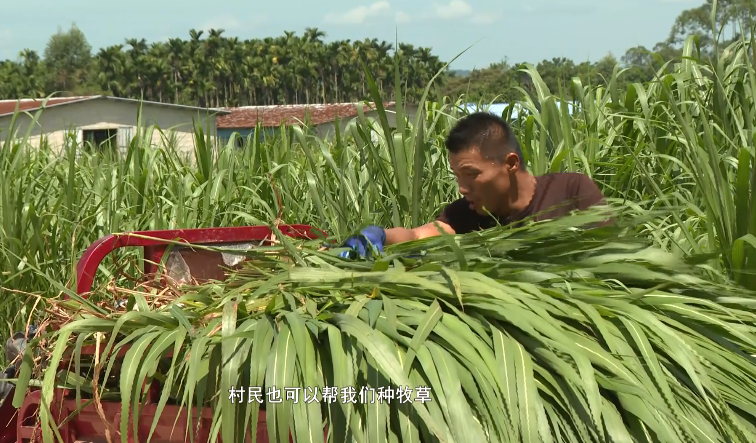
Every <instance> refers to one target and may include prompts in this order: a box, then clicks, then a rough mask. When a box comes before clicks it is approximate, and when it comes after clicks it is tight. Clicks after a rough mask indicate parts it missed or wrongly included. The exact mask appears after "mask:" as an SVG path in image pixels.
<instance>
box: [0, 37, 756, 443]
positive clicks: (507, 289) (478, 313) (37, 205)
mask: <svg viewBox="0 0 756 443" xmlns="http://www.w3.org/2000/svg"><path fill="white" fill-rule="evenodd" d="M753 50H754V42H753V41H746V40H743V41H741V42H736V43H734V44H732V45H731V46H730V47H728V48H725V49H724V50H723V51H721V53H718V55H717V56H716V58H714V59H713V60H705V59H702V58H700V56H699V54H698V53H697V50H696V46H695V40H694V39H689V40H688V41H687V43H686V47H685V55H686V57H685V58H684V59H682V60H679V61H677V62H676V63H674V64H673V66H672V67H673V69H672V71H671V73H667V70H665V69H660V70H659V75H658V78H657V79H655V80H654V81H652V82H649V83H647V84H634V85H631V86H630V87H628V89H627V90H620V89H619V88H618V86H617V85H618V84H619V83H618V82H617V81H616V79H617V78H618V77H619V76H620V75H622V71H621V70H620V69H617V70H615V72H614V74H613V77H612V78H611V79H608V80H609V81H608V82H607V85H606V86H600V87H593V86H586V85H582V84H580V83H579V81H578V80H573V81H572V82H571V84H570V85H568V86H569V87H571V88H573V90H574V92H575V93H574V94H573V96H575V97H577V98H576V99H575V103H573V108H574V109H575V111H574V112H573V113H572V114H570V113H569V112H568V110H567V107H566V106H564V104H563V105H562V106H560V105H558V104H557V103H558V97H559V96H560V94H559V91H549V90H548V89H547V88H546V86H545V84H544V83H543V82H542V81H541V80H540V78H539V76H538V73H537V72H536V71H535V69H533V67H531V66H526V67H524V69H523V71H524V72H525V73H527V74H529V78H530V79H531V84H530V85H529V86H527V85H526V86H523V88H522V89H521V92H522V101H521V106H522V107H523V108H524V109H526V111H527V112H521V113H520V115H519V116H518V117H517V119H516V120H515V121H514V122H513V127H514V128H515V130H516V132H517V134H518V137H519V139H520V140H521V143H522V145H523V150H524V152H525V156H526V160H527V162H528V167H529V169H530V171H531V172H533V173H535V174H542V173H546V172H552V171H580V172H585V173H587V174H589V175H591V176H592V177H593V178H594V179H595V180H596V181H597V182H598V183H599V185H600V187H601V188H602V189H603V191H604V193H605V194H606V195H607V196H608V197H609V198H610V201H611V202H612V203H613V204H616V205H617V206H621V207H625V208H626V209H627V210H628V211H629V213H630V214H631V215H632V217H631V219H632V218H633V217H634V222H632V223H630V224H629V225H626V226H625V225H623V226H622V229H623V230H613V229H615V228H605V229H604V228H602V229H601V230H598V231H592V232H591V233H590V234H587V233H580V232H579V231H577V232H575V231H574V230H573V229H571V227H573V226H582V225H583V224H584V222H586V220H587V219H586V218H580V217H578V218H570V219H567V220H563V221H554V222H550V223H546V224H537V225H536V226H531V227H528V228H525V229H523V230H511V229H508V228H495V229H493V230H489V231H486V232H483V233H473V234H470V235H465V236H457V237H448V236H444V237H440V238H435V239H429V240H428V241H423V242H413V243H411V244H406V245H397V246H394V247H392V248H391V249H390V250H389V251H388V253H389V256H388V257H387V258H384V259H382V260H379V261H377V262H360V261H358V262H345V261H342V260H339V259H337V258H335V257H334V256H333V255H332V254H330V253H329V252H322V251H318V250H317V248H316V246H315V245H313V244H310V245H304V246H303V249H302V251H301V252H296V251H297V249H296V248H291V247H284V248H283V249H279V250H278V252H280V253H281V254H283V253H284V252H285V253H288V254H297V257H296V258H297V260H295V263H298V265H292V263H291V262H290V261H287V260H283V259H281V260H278V261H276V260H272V261H270V260H269V261H268V262H266V263H267V264H261V263H259V260H252V261H251V264H249V266H248V267H247V268H245V270H242V271H240V272H238V273H237V274H235V275H234V276H233V277H232V278H231V279H230V280H229V281H227V282H225V283H222V284H220V283H219V284H216V285H207V286H202V287H194V288H193V287H189V288H184V289H183V290H182V291H181V292H180V293H178V294H176V296H177V297H179V298H178V299H177V300H176V301H175V302H170V303H168V304H167V305H166V304H165V303H163V304H161V305H160V306H159V307H154V308H152V310H151V312H148V311H149V310H150V308H149V304H147V303H146V300H147V299H148V298H149V297H150V295H149V294H148V293H144V294H142V293H140V292H139V291H136V293H131V295H130V296H131V297H132V299H133V301H132V302H133V303H137V305H138V306H142V307H143V309H140V310H139V311H137V312H135V313H128V314H117V313H108V312H107V310H105V312H103V309H104V308H96V306H95V305H94V304H90V303H88V302H84V301H81V300H76V299H74V300H73V301H71V302H70V303H71V304H67V305H61V304H60V302H59V301H58V300H56V296H57V295H58V294H59V293H61V292H65V291H67V289H66V286H67V285H68V284H69V283H70V282H71V279H72V275H73V272H72V270H73V268H74V266H75V262H76V260H77V258H78V256H79V254H81V252H82V251H83V250H84V249H85V248H86V247H87V246H88V245H89V244H91V243H92V242H93V241H95V240H96V239H97V238H99V237H101V236H103V235H107V234H110V233H113V232H124V231H134V230H148V229H164V228H173V227H207V226H232V225H242V224H243V225H249V224H272V223H273V222H274V221H276V220H279V219H280V220H281V221H283V222H284V223H309V224H312V225H314V226H316V227H319V228H321V229H323V230H325V231H326V232H328V233H329V234H330V235H332V236H335V237H337V238H343V237H344V236H346V235H348V234H350V233H352V232H354V231H355V230H356V229H357V228H359V227H360V226H362V225H364V224H366V223H375V224H379V225H384V226H395V225H402V226H412V225H417V224H420V223H424V222H426V221H428V220H431V219H432V218H433V217H434V216H435V214H436V213H437V212H438V211H439V210H440V208H441V207H442V206H443V205H444V204H445V203H447V202H449V201H451V200H452V199H454V198H456V196H457V189H456V186H455V182H454V178H453V176H452V174H451V172H450V171H449V168H448V163H447V158H446V152H445V149H444V147H443V139H444V136H445V135H446V133H447V132H448V130H449V129H450V128H451V127H452V126H453V124H454V122H455V121H456V119H457V118H458V117H459V116H460V112H459V111H458V109H459V105H460V104H461V103H462V102H463V98H462V99H446V100H444V101H442V102H439V103H427V102H423V103H421V107H420V108H421V109H422V110H423V112H422V113H420V114H419V115H418V116H416V117H415V118H412V119H410V118H405V115H404V114H405V113H404V111H403V109H402V108H403V106H402V103H401V101H400V102H399V106H398V109H399V111H398V113H399V116H398V121H399V124H398V126H397V127H396V128H391V127H389V125H388V120H387V119H386V117H385V111H384V110H383V108H382V107H380V106H379V112H378V118H377V119H374V120H370V119H368V118H367V117H366V116H364V115H360V116H359V118H358V119H357V121H356V122H355V123H354V124H351V125H349V126H348V127H347V130H346V131H344V133H337V134H336V136H335V138H334V139H333V140H323V139H318V138H317V137H315V136H313V135H312V134H311V133H310V132H309V131H308V130H307V129H306V128H296V127H286V128H280V130H279V131H278V132H277V134H276V135H275V137H273V138H268V137H266V138H265V140H264V141H261V140H260V139H259V138H255V137H251V138H249V139H248V140H247V141H246V143H245V144H244V146H243V147H242V148H236V147H235V142H234V140H232V141H230V142H229V143H228V145H226V146H219V147H215V146H213V144H212V143H210V142H209V141H208V139H207V138H206V134H205V133H204V132H203V130H202V129H201V128H197V132H196V137H195V141H196V150H195V153H194V157H193V158H191V159H184V158H181V157H179V156H178V155H177V154H175V153H174V152H172V151H171V150H169V149H161V147H160V146H150V145H149V144H148V143H147V142H146V140H150V137H147V136H142V135H140V134H142V131H150V130H158V131H159V130H161V129H160V128H140V131H139V134H138V135H137V136H136V137H135V138H134V140H133V141H132V143H131V145H130V146H129V148H128V149H127V152H126V153H125V155H124V156H121V157H103V156H101V155H98V154H88V153H81V152H80V151H81V150H80V149H79V147H78V146H77V145H76V143H75V139H74V138H70V139H68V140H67V142H66V146H65V149H64V156H63V158H62V159H61V158H56V157H55V156H54V155H52V152H51V148H50V147H47V146H43V147H42V148H40V149H36V148H32V147H31V146H30V144H29V142H28V140H24V139H23V138H22V139H21V140H11V139H9V138H6V139H5V142H4V144H3V146H2V151H1V152H0V182H2V183H3V186H2V190H0V217H2V219H1V220H0V226H1V227H2V229H3V231H2V236H1V237H0V254H2V256H1V257H0V267H1V268H0V272H1V273H0V278H1V281H2V285H0V286H1V287H2V288H3V289H2V291H3V295H4V296H5V297H3V298H2V300H3V301H2V302H1V303H3V305H0V309H5V314H6V317H5V319H6V320H7V321H8V323H9V331H10V330H19V329H20V326H21V325H23V324H24V323H25V322H26V321H27V318H26V317H28V316H29V315H31V313H30V312H29V311H30V310H31V309H32V308H31V306H33V304H32V303H29V302H28V301H27V300H28V299H27V298H25V297H24V296H23V295H21V294H31V295H30V296H29V297H30V298H31V300H33V301H34V302H35V303H37V302H38V305H40V306H42V307H45V308H46V309H47V311H48V312H53V313H54V312H58V313H59V312H60V311H56V310H55V308H56V307H60V306H66V309H67V311H66V312H68V313H70V312H79V313H78V314H77V316H76V318H74V319H73V320H71V319H67V320H66V322H63V323H65V324H64V325H63V328H62V329H60V330H59V331H57V332H55V333H48V335H47V336H45V338H44V339H45V340H47V343H48V344H52V345H54V346H57V347H55V348H52V350H53V352H52V353H51V354H50V356H49V357H50V361H49V362H48V363H50V364H53V363H54V362H55V361H56V359H59V358H61V355H62V353H63V351H64V350H66V349H68V350H71V349H75V348H76V347H78V346H81V345H83V344H85V343H89V342H91V340H92V338H93V334H95V333H101V334H105V340H106V343H107V346H108V347H109V348H110V349H113V348H115V347H122V346H124V345H127V344H131V345H136V346H133V347H132V348H131V350H130V351H129V353H128V354H127V357H126V360H125V361H124V362H123V364H122V366H121V368H120V373H119V381H118V383H117V384H116V386H115V387H113V386H107V387H106V388H107V389H104V390H103V391H102V395H112V396H115V397H116V398H121V399H124V400H123V401H124V404H125V405H126V407H128V408H133V407H135V405H137V404H138V396H139V392H138V391H139V389H138V386H141V381H142V380H143V379H144V378H145V376H146V374H150V376H152V372H153V369H154V368H156V367H157V366H156V365H157V362H158V361H159V360H160V358H159V357H160V356H161V354H162V351H164V350H166V349H169V348H171V349H174V350H175V352H176V353H177V355H180V356H182V358H174V359H173V360H169V361H164V362H162V363H161V365H160V366H159V369H160V371H163V372H160V374H162V375H164V376H165V379H166V380H169V384H170V385H171V388H170V389H165V390H164V391H163V397H162V399H161V401H162V402H163V404H165V402H168V401H171V402H175V403H178V404H183V405H184V406H187V405H191V404H197V403H200V404H205V405H210V406H211V407H213V411H214V414H215V416H214V422H215V424H216V425H218V426H219V429H220V430H221V434H222V438H223V440H224V441H238V437H240V436H241V435H242V434H243V433H244V430H245V429H250V428H254V427H255V422H254V420H255V417H256V414H255V411H256V409H255V408H257V406H256V405H255V404H254V403H252V404H250V406H249V408H251V409H244V410H243V411H244V412H239V411H242V409H240V408H239V407H238V405H233V406H232V405H231V404H230V403H229V401H230V400H228V395H227V393H228V390H227V388H229V387H230V386H232V385H234V386H239V385H245V386H261V385H263V384H266V385H268V386H282V385H287V386H321V387H322V386H342V387H343V386H347V385H353V386H356V387H358V388H359V386H366V385H370V386H372V387H373V388H377V387H380V386H388V384H389V383H391V384H393V385H394V386H395V387H398V386H413V387H417V386H428V387H430V388H431V392H432V396H433V401H431V402H429V403H413V404H411V405H406V404H396V403H392V404H381V403H377V404H368V405H362V406H359V405H358V406H354V407H352V406H348V405H342V404H340V403H339V402H337V403H335V404H330V405H327V406H326V405H322V404H321V405H320V407H318V405H315V406H312V405H311V406H305V405H299V406H295V407H294V408H292V409H289V408H288V407H285V406H282V405H271V404H268V405H266V408H267V410H269V411H270V413H269V415H268V421H267V423H266V426H267V427H268V429H269V431H270V432H271V435H274V439H275V440H276V441H284V440H286V434H287V432H288V430H289V429H290V426H289V425H291V430H292V431H293V432H294V433H295V435H296V438H297V441H300V440H304V439H305V438H307V440H318V439H319V438H320V437H319V433H320V432H322V429H323V428H322V426H321V423H322V422H323V421H327V422H328V423H329V432H330V437H329V440H330V441H334V442H336V441H338V442H341V441H358V442H370V443H373V442H379V441H380V442H384V441H387V439H388V441H392V442H394V441H397V442H398V441H413V442H415V441H427V442H430V441H555V442H558V441H597V442H609V441H663V442H677V441H681V442H691V441H713V442H717V441H743V442H746V441H753V440H754V437H755V435H754V434H755V433H756V428H755V427H754V424H755V423H756V422H754V418H753V414H754V412H755V411H756V408H754V402H756V395H754V392H753V389H752V385H753V379H754V375H755V374H754V367H755V366H754V365H753V364H752V363H753V361H752V354H754V350H753V344H754V336H753V327H754V322H753V318H752V317H753V314H752V309H751V306H752V305H753V297H752V295H753V292H754V291H756V272H755V271H756V202H754V199H756V195H755V192H754V189H756V160H755V157H756V151H755V150H754V143H755V137H756V133H755V132H754V123H756V115H755V113H756V111H754V109H756V106H754V105H755V102H754V99H755V98H756V76H754V73H755V72H756V71H754V65H753V60H754V53H753ZM670 63H673V62H670ZM397 69H398V67H397ZM366 78H367V81H368V83H369V86H370V90H371V95H372V97H371V98H372V99H373V100H375V101H380V100H376V99H377V98H378V91H377V90H376V88H375V85H374V83H373V82H372V80H371V78H370V76H369V73H368V75H366ZM583 217H590V216H589V215H585V216H583ZM617 229H619V227H617ZM318 245H319V243H318ZM289 246H290V245H289ZM421 251H425V255H422V254H420V258H417V257H415V258H412V257H410V256H415V255H418V253H420V252H421ZM251 255H252V257H251V258H253V259H254V258H256V257H255V256H254V253H253V254H251ZM139 258H140V257H139V256H138V253H137V252H131V253H118V254H117V256H115V257H113V258H112V259H111V260H108V261H106V262H104V263H103V266H102V267H101V269H100V272H101V279H100V280H99V281H98V283H99V285H98V288H97V289H96V290H95V291H94V293H93V294H92V296H93V298H95V299H97V298H98V297H99V298H112V297H113V296H114V294H112V293H110V292H108V290H107V288H108V287H109V286H107V285H106V284H107V283H108V282H110V281H114V282H115V283H116V285H117V286H120V287H128V286H129V280H128V279H127V278H126V277H124V276H123V275H121V272H123V273H126V274H128V273H133V272H135V270H136V268H135V264H134V263H135V262H136V261H137V260H138V259H139ZM255 263H257V264H255ZM255 266H256V268H255ZM260 274H262V276H260ZM392 279H396V280H392ZM6 300H7V301H6ZM260 308H262V309H260ZM77 309H78V310H79V311H77ZM19 312H20V313H21V315H19V314H18V313H19ZM66 315H69V314H66ZM22 317H23V318H22ZM53 317H54V316H53ZM61 318H62V317H58V321H60V319H61ZM66 318H67V317H66ZM48 320H50V319H48ZM53 320H54V318H53ZM216 330H217V331H216ZM74 335H75V336H76V340H74V338H73V336H74ZM70 340H73V341H70ZM147 345H151V347H150V348H149V349H150V350H149V351H146V353H144V352H142V351H140V349H142V350H144V349H145V347H146V346H147ZM32 348H33V347H30V348H29V349H30V352H31V349H32ZM190 356H191V357H190ZM183 357H188V360H187V359H185V358H183ZM282 362H285V363H286V365H283V366H282V365H279V363H282ZM104 364H105V366H103V367H102V368H101V369H102V370H105V368H106V367H107V365H110V364H114V363H112V360H111V361H108V362H105V363H104ZM282 367H285V368H287V370H286V371H284V370H283V369H281V368H282ZM341 368H347V369H341ZM33 369H35V368H33V367H32V366H31V365H30V364H28V362H27V365H26V366H25V368H24V372H23V374H22V380H21V385H20V386H21V387H24V386H25V383H27V381H28V380H29V378H30V377H31V376H32V373H33ZM34 374H35V375H38V374H39V373H37V372H34ZM45 376H46V378H45V379H44V386H43V395H44V396H45V397H44V398H47V399H49V398H50V394H51V392H52V387H53V386H54V385H55V384H56V383H58V382H60V383H63V382H64V381H62V380H55V379H54V378H53V377H54V373H53V372H49V371H48V372H45ZM69 383H70V381H69ZM78 386H79V388H81V389H83V385H78ZM135 387H136V388H135ZM200 393H201V394H200ZM23 395H24V393H23V389H19V391H17V394H16V398H15V399H14V403H16V404H18V402H19V401H20V399H22V398H23ZM284 405H285V404H284ZM127 416H128V414H124V415H123V417H127ZM41 419H42V426H43V428H44V432H45V433H46V436H48V437H49V436H51V432H52V430H51V428H50V417H49V415H48V413H47V412H46V411H42V412H41ZM124 420H125V418H124ZM247 420H249V421H247ZM118 426H119V431H120V432H121V436H122V437H124V438H125V435H126V433H125V431H126V426H127V424H126V422H125V421H124V422H122V423H120V424H118ZM421 437H422V440H420V438H421ZM48 441H50V440H48Z"/></svg>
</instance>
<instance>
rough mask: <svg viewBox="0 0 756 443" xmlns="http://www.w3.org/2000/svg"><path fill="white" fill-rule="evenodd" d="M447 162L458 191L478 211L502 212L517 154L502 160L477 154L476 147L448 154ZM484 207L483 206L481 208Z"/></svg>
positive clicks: (516, 163) (512, 177)
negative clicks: (498, 160) (457, 185)
mask: <svg viewBox="0 0 756 443" xmlns="http://www.w3.org/2000/svg"><path fill="white" fill-rule="evenodd" d="M449 164H450V166H451V169H452V171H454V176H455V177H456V178H457V183H458V184H459V192H460V193H461V194H462V196H463V197H465V199H466V200H467V201H468V202H470V207H471V208H472V209H473V210H475V212H477V213H478V214H481V215H485V214H487V213H488V212H490V213H492V214H497V213H501V212H502V210H503V209H504V208H505V207H506V205H507V203H508V198H509V188H510V186H511V185H510V182H511V180H514V174H513V173H514V172H515V171H516V170H517V167H518V166H519V163H518V158H517V155H516V154H509V155H508V156H507V158H506V159H505V161H504V162H501V163H500V162H497V161H495V160H492V159H487V158H485V157H483V156H481V155H480V152H479V151H478V150H477V149H468V150H465V151H462V152H458V153H456V154H452V153H450V154H449ZM484 208H485V209H484Z"/></svg>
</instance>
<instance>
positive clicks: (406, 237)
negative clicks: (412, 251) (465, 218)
mask: <svg viewBox="0 0 756 443" xmlns="http://www.w3.org/2000/svg"><path fill="white" fill-rule="evenodd" d="M436 223H438V226H439V227H440V228H441V229H443V230H444V231H445V232H446V233H447V234H452V235H454V234H455V232H454V229H452V227H451V226H449V225H448V224H447V223H444V222H442V221H439V220H435V221H432V222H430V223H427V224H424V225H422V226H418V227H417V228H413V229H407V228H391V229H386V244H387V245H393V244H396V243H404V242H407V241H412V240H420V239H422V238H428V237H435V236H437V235H441V232H439V230H438V229H439V228H438V227H436Z"/></svg>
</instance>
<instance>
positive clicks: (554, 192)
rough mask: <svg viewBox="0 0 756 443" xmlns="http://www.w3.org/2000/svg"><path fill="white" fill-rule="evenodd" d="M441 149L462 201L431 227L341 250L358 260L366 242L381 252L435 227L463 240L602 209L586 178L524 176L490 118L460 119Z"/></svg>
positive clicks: (378, 236) (371, 233) (384, 232)
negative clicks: (528, 220)
mask: <svg viewBox="0 0 756 443" xmlns="http://www.w3.org/2000/svg"><path fill="white" fill-rule="evenodd" d="M446 148H447V149H448V150H449V163H450V166H451V169H452V171H453V172H454V176H455V177H456V179H457V183H458V184H459V192H460V193H461V194H462V198H460V199H458V200H456V201H454V202H453V203H451V204H450V205H448V206H447V207H446V208H445V209H444V210H443V211H442V212H441V214H439V215H438V216H437V217H436V220H435V222H431V223H428V224H425V225H422V226H419V227H416V228H413V229H407V228H401V227H397V228H390V229H383V228H381V227H379V226H369V227H367V228H365V229H363V230H362V232H361V235H357V236H353V237H350V238H348V239H347V240H346V242H345V246H348V247H350V248H352V249H353V250H355V251H357V252H359V253H360V255H363V256H364V255H365V254H366V251H367V250H368V249H369V246H368V241H369V242H370V243H372V244H373V245H374V246H375V247H376V248H377V249H378V250H379V251H383V246H384V245H390V244H395V243H402V242H406V241H410V240H417V239H422V238H426V237H432V236H436V235H441V233H440V232H439V230H438V228H437V227H436V225H435V223H438V225H439V226H440V227H441V229H443V230H444V231H445V232H447V233H449V234H464V233H468V232H472V231H475V230H480V229H487V228H491V227H494V226H496V225H497V221H498V222H499V224H502V225H507V224H512V223H517V222H520V221H521V220H523V219H524V218H527V217H533V219H534V220H545V219H554V218H558V217H561V216H563V215H566V214H567V213H568V212H570V211H572V210H576V209H577V210H582V209H586V208H588V207H590V206H592V205H595V204H597V203H604V196H603V195H602V193H601V190H599V188H598V186H596V183H594V182H593V180H591V179H590V177H588V176H586V175H583V174H578V173H566V172H565V173H551V174H545V175H542V176H538V177H535V176H533V175H531V174H530V173H528V171H527V170H526V169H525V164H524V163H523V156H522V150H521V149H520V146H519V143H518V142H517V139H516V137H515V136H514V133H513V132H512V130H511V129H510V127H509V125H508V124H507V123H506V122H505V121H504V120H502V119H501V118H499V117H496V116H494V115H492V114H488V113H484V112H478V113H474V114H471V115H468V116H467V117H465V118H463V119H461V120H460V121H459V122H458V123H457V125H456V126H455V127H454V128H453V129H452V130H451V132H450V133H449V136H448V137H447V139H446ZM489 213H490V214H492V215H493V216H491V215H490V214H489ZM347 252H349V251H347ZM342 256H344V257H346V256H348V254H344V253H342Z"/></svg>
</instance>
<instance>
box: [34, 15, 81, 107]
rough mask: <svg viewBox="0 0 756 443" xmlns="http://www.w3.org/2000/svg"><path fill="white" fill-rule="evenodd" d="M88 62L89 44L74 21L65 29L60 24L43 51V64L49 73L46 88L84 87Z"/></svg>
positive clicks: (57, 89) (59, 89)
mask: <svg viewBox="0 0 756 443" xmlns="http://www.w3.org/2000/svg"><path fill="white" fill-rule="evenodd" d="M91 62H92V46H90V44H89V42H88V41H87V38H86V37H85V36H84V33H83V32H81V30H80V29H79V28H78V27H77V26H76V24H75V23H74V24H72V25H71V28H70V29H69V30H68V31H65V32H64V31H63V30H62V29H60V28H59V29H58V32H57V33H55V34H53V35H52V36H51V37H50V40H49V41H48V42H47V46H46V47H45V52H44V63H45V67H46V69H47V72H48V73H49V75H50V77H49V78H48V83H47V88H48V92H52V91H75V90H77V88H80V87H86V86H87V84H88V81H89V75H90V68H91Z"/></svg>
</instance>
